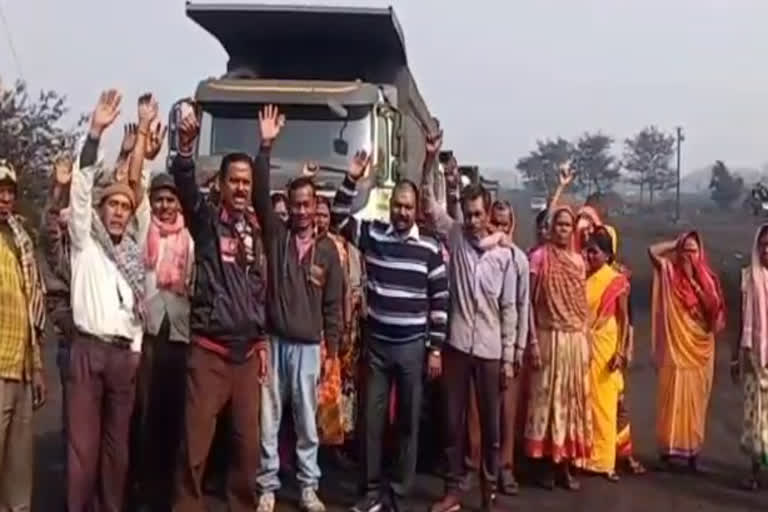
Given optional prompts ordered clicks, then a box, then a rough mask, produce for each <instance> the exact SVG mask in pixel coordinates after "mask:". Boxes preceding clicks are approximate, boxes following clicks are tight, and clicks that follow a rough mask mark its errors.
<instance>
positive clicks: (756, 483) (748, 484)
mask: <svg viewBox="0 0 768 512" xmlns="http://www.w3.org/2000/svg"><path fill="white" fill-rule="evenodd" d="M740 487H741V489H742V490H744V491H750V492H755V491H759V490H760V487H761V485H760V480H758V479H757V478H756V477H754V476H750V477H748V478H745V479H744V480H742V481H741V484H740Z"/></svg>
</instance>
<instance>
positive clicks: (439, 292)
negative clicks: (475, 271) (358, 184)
mask: <svg viewBox="0 0 768 512" xmlns="http://www.w3.org/2000/svg"><path fill="white" fill-rule="evenodd" d="M356 194H357V191H356V189H355V182H354V181H352V180H350V179H349V178H345V179H344V182H343V183H342V184H341V187H340V188H339V190H338V191H337V192H336V197H335V198H334V201H333V208H332V219H331V222H332V223H333V225H334V226H335V227H336V229H338V231H339V233H341V234H342V235H343V236H344V237H346V238H347V239H348V240H349V241H350V242H352V243H353V244H355V245H356V246H357V247H358V248H359V249H360V251H361V252H362V253H363V255H364V256H365V264H366V272H367V276H368V277H367V290H366V296H367V302H368V327H369V332H370V334H371V336H372V337H373V338H375V339H376V340H379V341H382V342H385V343H393V344H404V343H411V342H414V341H422V340H424V339H425V338H427V341H428V343H429V346H430V347H431V348H434V349H439V348H440V347H441V346H442V344H443V342H444V341H445V336H446V331H447V324H448V279H447V274H446V268H445V263H444V261H443V257H442V253H441V251H440V244H439V243H438V241H437V239H436V238H435V237H434V236H432V235H430V234H427V233H424V232H420V231H419V228H418V227H417V226H413V228H411V230H410V232H408V233H407V234H406V235H404V236H403V235H399V234H397V233H396V232H395V230H394V228H393V227H392V225H390V224H388V223H385V222H381V221H362V222H357V221H356V220H355V219H354V218H353V217H352V216H351V205H352V200H353V199H354V197H355V195H356Z"/></svg>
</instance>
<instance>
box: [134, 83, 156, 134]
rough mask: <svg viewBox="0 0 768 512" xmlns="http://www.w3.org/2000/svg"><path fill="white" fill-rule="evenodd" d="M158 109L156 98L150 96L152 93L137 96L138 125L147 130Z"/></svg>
mask: <svg viewBox="0 0 768 512" xmlns="http://www.w3.org/2000/svg"><path fill="white" fill-rule="evenodd" d="M159 110H160V109H159V107H158V104H157V100H156V99H155V98H154V96H152V93H149V92H148V93H146V94H142V95H141V96H139V127H140V128H143V129H144V130H148V129H149V125H150V123H151V122H152V121H154V120H155V118H156V117H157V113H158V111H159Z"/></svg>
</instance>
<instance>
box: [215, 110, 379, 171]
mask: <svg viewBox="0 0 768 512" xmlns="http://www.w3.org/2000/svg"><path fill="white" fill-rule="evenodd" d="M260 108H261V105H252V104H251V105H243V104H237V105H234V104H223V105H206V106H205V107H204V114H203V122H202V130H201V137H200V153H201V154H202V155H223V154H226V153H231V152H245V153H248V154H252V155H253V154H256V153H257V152H258V149H259V143H260V133H259V120H258V111H259V109H260ZM346 109H347V111H348V118H347V119H346V120H344V119H341V118H339V117H338V116H337V115H336V114H335V113H334V112H333V111H332V110H331V109H330V108H329V107H328V106H326V105H280V111H281V112H282V113H283V114H285V116H286V123H285V127H284V128H283V131H282V132H281V133H280V137H279V138H278V140H277V142H276V143H275V146H274V147H273V148H272V157H273V158H274V159H275V160H276V161H285V162H292V163H297V164H300V163H302V162H305V161H310V160H311V161H316V162H317V163H318V164H320V165H321V166H323V167H330V168H338V169H339V170H346V169H347V166H348V165H349V160H350V159H351V157H352V155H354V154H355V152H356V151H358V150H360V149H365V150H366V151H369V152H370V150H371V146H372V139H373V137H372V135H371V133H372V130H373V128H372V124H373V121H372V116H371V115H370V114H371V111H372V107H370V106H368V107H366V106H362V107H346ZM337 139H343V140H344V141H345V142H346V147H347V148H348V151H347V154H339V153H338V152H337V151H336V150H335V149H334V148H336V149H339V144H338V141H337ZM334 141H337V143H336V144H334ZM343 145H344V144H342V146H343Z"/></svg>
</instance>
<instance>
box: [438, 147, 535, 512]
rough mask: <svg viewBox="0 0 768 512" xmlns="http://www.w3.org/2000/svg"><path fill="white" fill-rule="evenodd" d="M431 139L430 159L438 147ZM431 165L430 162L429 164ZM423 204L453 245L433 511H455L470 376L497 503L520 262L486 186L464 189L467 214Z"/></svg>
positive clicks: (490, 490)
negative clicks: (441, 471)
mask: <svg viewBox="0 0 768 512" xmlns="http://www.w3.org/2000/svg"><path fill="white" fill-rule="evenodd" d="M439 142H440V139H439V138H435V139H431V140H430V141H429V142H428V146H427V158H434V155H435V154H436V153H437V150H439ZM426 167H427V166H425V168H426ZM424 206H425V209H426V214H427V216H428V218H429V219H430V220H431V221H432V222H433V224H434V227H435V228H436V229H437V230H438V232H440V233H441V234H444V235H445V236H446V238H447V241H448V246H449V249H450V251H451V265H450V269H449V281H450V296H451V306H450V313H449V318H450V322H449V323H450V332H449V337H448V341H447V344H446V345H447V347H446V349H445V350H444V356H443V372H444V375H443V380H442V385H443V388H444V390H443V392H444V398H445V401H444V403H445V407H446V420H447V421H446V427H447V428H446V433H445V442H446V448H445V449H446V454H445V455H446V459H447V462H448V471H447V474H446V493H445V496H444V497H443V498H442V499H441V500H440V501H438V502H437V503H435V504H434V505H433V506H432V508H431V510H432V512H454V511H456V510H458V509H459V508H460V506H461V490H460V487H461V481H462V478H461V476H462V473H463V462H464V453H463V452H464V449H463V445H464V442H463V439H462V438H463V436H464V435H465V433H466V426H465V418H466V417H467V411H468V405H469V389H470V382H474V384H475V390H476V392H477V395H478V397H477V398H478V400H477V403H478V406H479V413H480V414H479V415H480V425H481V430H482V439H483V450H482V452H483V456H482V466H483V470H482V473H481V475H482V481H483V485H482V500H483V503H482V505H483V509H484V510H491V509H492V508H493V506H494V497H495V496H494V493H495V490H496V480H497V476H498V463H499V440H500V432H499V409H500V403H501V396H502V391H503V390H504V389H506V388H508V387H509V386H510V385H511V384H512V383H513V380H514V377H515V375H516V374H517V372H518V370H519V368H520V366H521V363H522V356H523V347H522V346H520V343H519V339H520V338H519V337H518V332H517V331H518V324H519V322H518V308H517V302H518V293H517V284H518V283H517V273H516V271H515V268H516V264H515V258H514V254H513V252H512V251H510V249H509V247H508V246H507V245H506V243H503V242H505V241H506V237H505V236H504V235H503V234H502V233H494V232H493V230H492V229H491V226H490V213H491V200H490V195H489V194H488V192H487V191H485V190H484V189H483V188H482V187H481V186H479V185H470V186H468V187H466V188H465V189H464V191H463V194H462V198H461V213H462V215H461V216H462V217H463V220H454V219H452V218H451V217H450V216H449V215H448V214H447V213H446V212H445V210H444V209H443V208H442V207H441V206H440V205H439V204H437V202H436V201H435V200H434V197H433V195H432V193H431V191H430V190H429V189H425V190H424Z"/></svg>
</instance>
